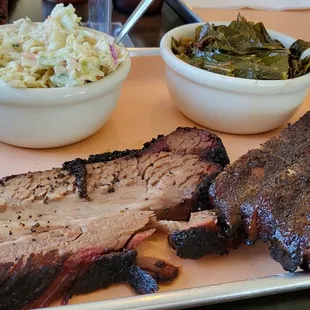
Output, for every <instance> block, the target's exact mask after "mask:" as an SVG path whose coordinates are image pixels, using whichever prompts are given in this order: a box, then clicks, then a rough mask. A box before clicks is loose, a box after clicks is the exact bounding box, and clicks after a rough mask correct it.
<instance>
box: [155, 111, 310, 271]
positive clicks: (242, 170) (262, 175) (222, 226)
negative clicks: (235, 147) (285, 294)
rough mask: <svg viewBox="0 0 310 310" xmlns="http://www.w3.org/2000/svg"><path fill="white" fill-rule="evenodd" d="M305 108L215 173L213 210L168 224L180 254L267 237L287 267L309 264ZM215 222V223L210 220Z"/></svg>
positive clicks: (309, 128) (309, 154) (309, 134)
mask: <svg viewBox="0 0 310 310" xmlns="http://www.w3.org/2000/svg"><path fill="white" fill-rule="evenodd" d="M309 167H310V112H308V113H306V114H305V115H304V116H303V117H302V118H301V119H300V120H299V121H297V122H296V123H295V124H293V125H289V126H288V127H287V128H286V129H285V130H284V131H283V132H282V133H281V134H280V135H279V136H277V137H274V138H271V139H270V140H268V141H267V142H266V143H264V144H263V145H262V146H261V148H259V149H255V150H250V151H249V152H248V153H247V154H245V155H243V156H241V157H240V158H239V159H238V160H237V161H236V162H235V163H233V164H232V165H230V166H227V167H226V168H225V169H224V171H223V172H222V173H220V174H219V176H217V178H216V179H215V181H214V182H213V183H212V185H211V186H210V189H209V193H210V199H211V204H212V205H213V206H214V209H212V210H210V211H207V212H202V213H197V214H196V218H199V217H201V216H202V217H203V218H204V219H205V220H204V221H201V220H200V221H198V222H197V223H195V222H193V221H189V223H186V224H184V222H181V223H179V222H171V221H168V222H167V221H166V222H159V223H163V225H164V226H167V223H169V226H170V228H172V229H170V233H171V234H170V235H169V237H168V240H169V243H170V244H171V245H172V247H173V248H174V249H175V250H176V251H177V254H178V255H179V256H180V257H183V258H194V259H197V258H200V257H202V256H203V255H206V254H209V253H216V254H220V255H221V254H225V253H228V252H229V249H231V248H236V247H237V246H238V245H239V244H241V242H242V241H243V240H244V241H245V242H246V243H247V244H254V243H255V242H256V241H257V240H258V239H260V240H263V241H265V242H270V254H271V256H272V257H273V258H274V259H275V260H276V261H278V262H279V263H280V264H281V265H282V267H283V268H284V269H285V270H287V271H291V272H293V271H295V270H296V269H297V268H298V267H301V268H303V269H304V270H306V271H309V269H310V267H309V265H310V255H309V253H310V251H309V249H310V168H309ZM215 223H216V225H214V224H215Z"/></svg>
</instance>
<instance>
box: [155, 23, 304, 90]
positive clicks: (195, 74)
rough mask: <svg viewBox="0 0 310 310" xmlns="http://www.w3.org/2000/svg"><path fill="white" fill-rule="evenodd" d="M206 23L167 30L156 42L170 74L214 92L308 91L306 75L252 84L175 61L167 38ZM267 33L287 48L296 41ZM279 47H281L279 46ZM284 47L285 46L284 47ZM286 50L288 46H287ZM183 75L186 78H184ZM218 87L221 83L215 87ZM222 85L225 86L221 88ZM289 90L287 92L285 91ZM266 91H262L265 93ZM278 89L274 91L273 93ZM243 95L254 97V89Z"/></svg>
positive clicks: (175, 58) (278, 34)
mask: <svg viewBox="0 0 310 310" xmlns="http://www.w3.org/2000/svg"><path fill="white" fill-rule="evenodd" d="M209 23H210V24H215V25H229V24H230V22H227V21H210V22H209ZM204 24H206V22H199V23H191V24H187V25H182V26H179V27H176V28H174V29H171V30H170V31H168V32H167V33H166V34H165V35H164V36H163V37H162V39H161V41H160V51H161V56H162V58H163V60H164V62H165V63H166V65H167V66H169V67H171V69H172V70H174V71H176V72H177V73H179V74H180V75H182V76H185V77H186V78H188V79H189V80H192V81H195V82H196V83H199V84H202V85H209V86H213V87H216V88H221V89H222V88H224V87H225V89H227V88H228V89H227V90H232V91H238V92H240V91H239V90H238V89H236V88H235V87H238V86H239V87H240V86H242V87H246V86H249V87H250V86H252V87H255V89H256V87H257V86H260V87H264V88H267V89H269V91H268V93H269V94H270V93H279V89H278V88H281V92H283V91H285V92H292V91H297V90H300V89H302V88H308V87H309V86H310V73H307V74H305V75H303V76H300V77H297V78H293V79H287V80H257V79H256V80H254V79H245V78H238V77H231V76H226V75H221V74H219V73H214V72H210V71H207V70H203V69H200V68H196V67H194V66H192V65H190V64H188V63H186V62H184V61H182V60H181V59H179V58H178V57H176V55H175V54H174V53H173V52H172V50H171V37H172V36H173V37H175V38H177V39H178V38H180V37H181V36H183V35H185V34H186V33H188V32H193V31H194V30H195V28H196V27H198V26H200V25H204ZM267 31H268V33H269V34H270V35H271V37H276V38H277V39H278V40H279V41H280V42H282V41H283V40H285V41H288V42H290V43H289V46H290V45H291V44H292V43H293V42H294V41H295V40H296V39H294V38H293V37H290V36H288V35H285V34H283V33H280V32H276V31H273V30H270V29H267ZM282 44H284V43H283V42H282ZM284 45H285V44H284ZM287 47H288V45H287ZM184 71H185V72H186V73H187V74H188V75H185V74H184ZM219 83H222V85H221V84H219ZM224 84H225V85H224ZM287 87H289V89H287ZM267 89H266V90H267ZM276 89H278V90H276ZM241 92H243V93H248V92H249V93H253V92H255V93H257V89H256V90H253V88H248V89H247V88H245V89H242V91H241Z"/></svg>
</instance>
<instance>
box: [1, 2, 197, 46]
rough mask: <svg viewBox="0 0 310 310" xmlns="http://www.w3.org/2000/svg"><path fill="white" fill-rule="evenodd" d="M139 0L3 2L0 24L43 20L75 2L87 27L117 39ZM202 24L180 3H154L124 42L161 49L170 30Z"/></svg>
mask: <svg viewBox="0 0 310 310" xmlns="http://www.w3.org/2000/svg"><path fill="white" fill-rule="evenodd" d="M139 2H140V0H71V1H66V0H62V1H61V0H48V1H47V0H0V23H1V24H5V23H11V22H13V21H14V20H17V19H19V18H23V17H25V16H28V17H29V18H31V19H32V20H33V21H38V22H39V21H43V20H44V19H45V18H46V17H47V16H48V15H49V14H50V12H51V11H52V9H53V8H54V6H55V5H56V4H57V3H72V4H73V5H74V7H75V8H76V11H77V14H78V15H79V16H81V17H82V22H83V24H84V25H85V26H88V27H91V28H94V29H97V30H100V31H103V32H106V33H109V34H111V35H113V36H116V35H117V34H118V32H119V30H120V28H121V26H122V25H123V24H124V22H126V20H127V18H128V16H129V14H130V13H132V11H133V10H134V9H135V7H136V6H137V5H138V3H139ZM197 21H200V19H199V17H198V16H196V15H195V14H194V13H193V12H192V11H191V10H190V9H189V8H188V6H186V5H185V3H184V2H183V1H181V0H155V2H154V3H153V4H152V5H151V7H150V8H149V9H148V11H147V12H146V14H145V15H144V16H143V17H142V18H141V20H139V22H138V23H137V24H136V25H135V26H134V28H133V29H132V30H131V31H130V33H129V35H128V36H126V37H125V38H124V39H123V40H122V43H124V44H125V45H126V46H127V47H137V48H142V47H158V46H159V42H160V39H161V37H162V36H163V35H164V34H165V33H166V32H167V31H168V30H170V29H172V28H174V27H177V26H180V25H184V24H188V23H193V22H197Z"/></svg>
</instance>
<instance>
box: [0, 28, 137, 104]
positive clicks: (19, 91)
mask: <svg viewBox="0 0 310 310" xmlns="http://www.w3.org/2000/svg"><path fill="white" fill-rule="evenodd" d="M35 24H41V23H39V22H35ZM14 26H15V25H14V24H6V25H0V27H1V28H6V27H10V28H13V27H14ZM80 28H82V29H85V30H86V31H89V32H92V33H95V34H97V35H98V36H104V37H107V38H108V39H109V40H113V39H114V38H113V37H112V36H110V35H109V34H107V33H105V32H101V31H98V30H95V29H92V28H88V27H83V26H80ZM119 46H120V47H121V49H122V50H123V51H124V52H125V54H126V56H125V59H124V61H123V62H122V63H121V64H120V65H119V66H118V67H117V69H116V70H115V71H114V72H112V73H110V74H109V75H107V76H105V77H104V78H102V79H100V80H98V81H96V82H91V83H87V84H84V85H79V86H72V87H53V88H15V87H10V86H8V85H6V84H3V85H1V86H0V91H1V96H0V100H3V99H4V100H6V99H9V97H11V96H12V95H13V96H17V97H19V96H20V97H21V98H22V97H24V98H25V97H26V98H27V99H29V98H30V97H33V96H42V95H44V96H49V95H50V96H52V98H53V99H56V98H63V97H73V96H81V95H83V94H86V93H90V94H91V93H93V92H94V91H95V89H98V87H99V88H102V87H104V90H105V91H104V93H106V92H108V91H109V90H111V89H113V88H114V86H115V85H117V84H119V83H121V82H122V81H124V80H125V79H126V77H127V75H128V74H129V71H130V67H131V58H130V55H129V52H128V50H127V48H126V47H125V46H124V45H123V44H122V43H119ZM5 93H7V95H8V96H6V95H5ZM9 101H11V100H9ZM34 101H36V100H34ZM41 102H42V101H41ZM34 103H35V102H34ZM10 104H14V100H12V101H11V102H10ZM41 104H42V103H41ZM57 104H62V103H61V102H57V101H55V102H53V105H57ZM42 105H44V104H42Z"/></svg>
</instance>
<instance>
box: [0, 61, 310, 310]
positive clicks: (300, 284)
mask: <svg viewBox="0 0 310 310" xmlns="http://www.w3.org/2000/svg"><path fill="white" fill-rule="evenodd" d="M132 61H133V63H132V70H131V73H130V75H129V78H128V80H127V81H126V83H125V84H124V88H123V91H122V95H121V99H120V102H119V105H118V107H117V109H116V111H115V113H114V114H113V116H112V118H111V119H110V120H109V121H108V123H107V124H106V126H105V127H104V128H102V129H101V130H100V131H99V132H98V133H96V134H95V135H93V136H92V137H90V138H88V139H86V140H84V141H82V142H80V143H77V144H74V145H71V146H68V147H63V148H58V149H50V150H29V149H22V148H16V147H13V146H9V145H5V144H1V143H0V177H3V176H6V175H11V174H16V173H21V172H26V171H33V170H43V169H49V168H51V167H54V166H60V165H61V164H62V163H63V162H64V161H66V160H69V159H73V158H75V157H87V156H88V155H90V154H95V153H102V152H106V151H111V150H121V149H125V148H138V147H141V145H142V143H143V142H146V141H149V140H150V139H151V138H152V137H155V136H157V135H158V134H167V133H169V132H171V131H173V130H174V129H175V128H176V127H178V126H197V125H196V124H194V123H193V122H191V121H190V120H189V119H187V118H186V117H185V116H183V115H182V114H181V113H180V112H179V111H178V110H177V109H176V108H175V106H174V104H173V102H172V100H171V98H170V96H169V93H168V91H167V89H166V85H165V80H164V74H165V73H164V64H163V62H162V60H161V59H160V57H157V56H150V57H133V59H132ZM42 104H44V103H43V102H42ZM228 104H229V103H228ZM308 110H310V96H308V97H307V99H306V101H305V103H304V104H303V106H302V107H301V108H300V110H299V111H298V112H297V113H296V114H295V115H294V117H293V118H292V120H290V122H294V121H296V120H297V119H298V118H299V117H300V116H301V115H303V114H304V113H305V112H306V111H308ZM12 121H13V120H12ZM281 129H282V128H279V129H277V130H275V131H273V132H268V133H264V134H260V135H249V136H242V135H239V136H238V135H229V134H222V133H217V134H218V135H219V136H220V137H221V138H222V140H223V142H224V145H225V146H226V148H227V151H228V154H229V156H230V159H231V161H234V160H236V159H237V158H238V157H239V156H240V155H242V154H244V153H246V152H247V151H248V150H249V149H251V148H255V147H258V146H259V145H260V143H262V142H264V141H266V140H267V139H268V138H270V137H271V136H273V135H275V134H277V133H278V132H279V131H280V130H281ZM138 252H139V253H140V254H142V255H146V256H152V255H153V256H156V257H159V258H162V259H165V260H168V261H170V262H171V263H173V264H175V265H177V266H180V270H181V273H180V276H179V278H178V279H177V280H176V281H175V282H174V283H172V284H170V285H161V287H160V291H159V292H158V293H156V294H152V295H144V296H134V294H133V292H132V291H131V289H130V288H129V287H128V286H126V285H125V284H118V285H113V286H111V287H110V288H108V289H105V290H100V291H97V292H94V293H92V294H88V295H81V296H75V297H73V298H72V299H71V300H70V305H69V306H67V308H68V309H73V310H82V309H83V310H88V309H98V310H99V309H102V310H103V309H109V310H116V309H181V308H184V307H186V306H199V305H206V304H212V303H219V302H224V301H229V300H236V299H242V298H250V297H257V296H262V295H269V294H275V293H280V292H287V291H293V290H301V289H308V288H310V276H309V274H308V275H307V274H304V273H302V272H297V273H294V274H287V273H285V272H284V271H283V269H282V267H281V266H280V265H279V264H278V263H276V262H275V261H274V260H272V259H271V258H270V256H269V253H268V246H267V245H266V244H263V243H257V244H256V245H255V246H253V247H249V246H241V247H240V248H239V249H238V250H233V251H232V252H231V253H230V254H229V255H227V256H222V257H217V256H212V255H211V256H207V257H204V258H202V259H199V260H197V261H193V260H183V259H180V258H178V257H177V256H176V255H175V253H174V252H173V250H172V249H171V248H170V247H169V246H168V245H167V242H166V236H165V235H164V234H160V233H158V234H155V235H154V236H152V237H151V238H150V239H147V240H146V241H145V242H144V243H142V244H141V245H140V246H139V247H138ZM58 306H59V302H55V303H54V304H53V305H52V309H59V307H58ZM61 309H63V306H62V307H61ZM64 309H66V308H64Z"/></svg>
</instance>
